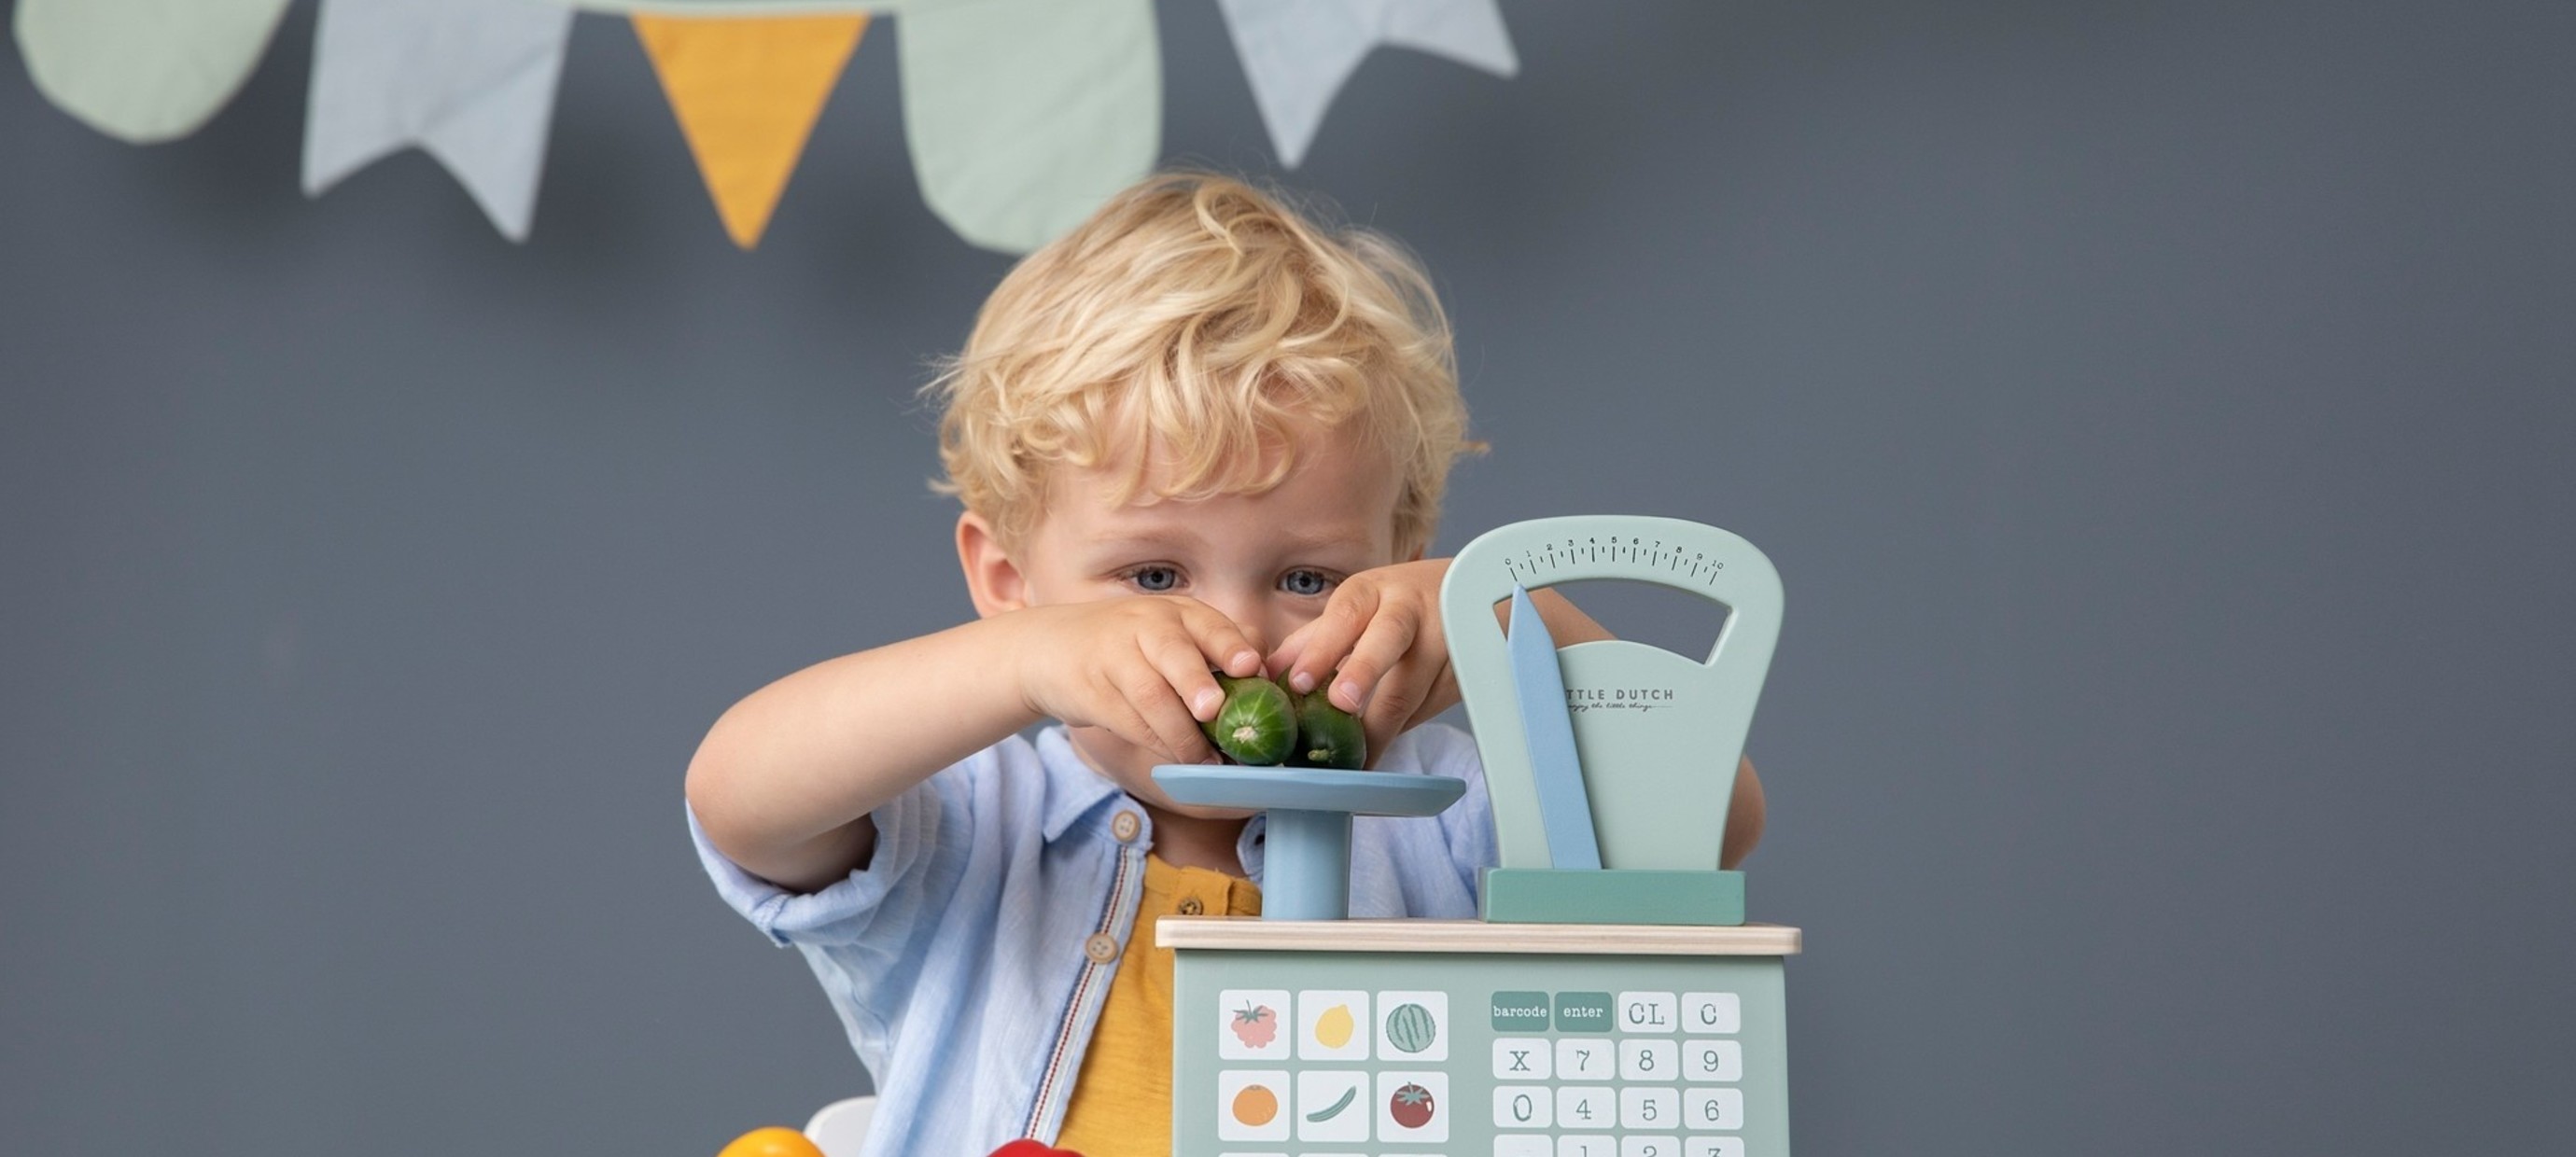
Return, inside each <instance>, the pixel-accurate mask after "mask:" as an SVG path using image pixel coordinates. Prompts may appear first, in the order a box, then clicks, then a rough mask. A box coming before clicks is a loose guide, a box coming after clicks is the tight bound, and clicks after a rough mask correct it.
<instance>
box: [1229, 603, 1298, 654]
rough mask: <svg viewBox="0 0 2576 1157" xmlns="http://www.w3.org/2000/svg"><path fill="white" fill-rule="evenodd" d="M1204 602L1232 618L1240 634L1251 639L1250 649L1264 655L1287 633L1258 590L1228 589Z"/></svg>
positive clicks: (1274, 609) (1273, 609) (1276, 613)
mask: <svg viewBox="0 0 2576 1157" xmlns="http://www.w3.org/2000/svg"><path fill="white" fill-rule="evenodd" d="M1208 605H1210V606H1212V607H1215V608H1216V609H1217V611H1218V612H1219V613H1221V614H1223V615H1224V616H1225V617H1227V618H1229V619H1232V620H1234V625H1235V626H1236V627H1239V628H1241V629H1242V631H1243V634H1244V637H1245V638H1247V639H1249V640H1250V641H1251V643H1252V649H1253V650H1256V651H1259V652H1261V653H1262V654H1264V655H1267V654H1269V653H1270V648H1271V647H1272V646H1274V645H1276V644H1277V643H1278V641H1279V640H1280V639H1282V638H1285V637H1286V635H1287V631H1285V630H1282V629H1281V623H1280V618H1279V613H1278V610H1277V608H1275V607H1273V606H1272V605H1271V604H1270V600H1268V599H1266V598H1263V597H1261V594H1260V592H1257V591H1242V592H1230V593H1228V594H1225V595H1223V596H1220V597H1218V598H1214V599H1209V600H1208ZM1289 629H1294V628H1293V627H1292V628H1289Z"/></svg>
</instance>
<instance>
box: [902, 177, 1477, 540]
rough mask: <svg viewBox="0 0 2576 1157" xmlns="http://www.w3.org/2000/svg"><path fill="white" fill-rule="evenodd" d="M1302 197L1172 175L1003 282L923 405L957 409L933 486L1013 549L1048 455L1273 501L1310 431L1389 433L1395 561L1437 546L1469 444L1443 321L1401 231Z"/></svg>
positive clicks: (1031, 517)
mask: <svg viewBox="0 0 2576 1157" xmlns="http://www.w3.org/2000/svg"><path fill="white" fill-rule="evenodd" d="M1302 208H1303V207H1301V206H1298V205H1296V204H1295V203H1294V202H1293V201H1292V200H1291V199H1290V198H1289V197H1288V196H1287V195H1285V194H1282V193H1278V192H1274V191H1269V190H1263V189H1257V188H1254V187H1253V186H1251V185H1249V184H1246V183H1244V182H1243V181H1241V180H1237V179H1234V178H1231V177H1226V176H1222V175H1218V174H1213V173H1203V172H1187V171H1181V172H1167V173H1160V174H1156V175H1155V176H1152V177H1150V178H1147V179H1146V180H1145V181H1143V182H1141V183H1139V184H1137V185H1135V186H1133V187H1131V188H1129V189H1127V190H1126V191H1124V192H1122V193H1120V194H1118V195H1117V196H1115V197H1113V198H1111V199H1110V201H1109V202H1108V203H1107V204H1105V205H1103V206H1101V207H1100V209H1099V211H1098V212H1096V213H1094V214H1092V216H1091V218H1090V219H1089V220H1088V221H1085V222H1084V223H1083V224H1082V225H1080V226H1079V227H1077V228H1075V229H1074V230H1073V232H1071V233H1068V234H1066V235H1064V236H1063V237H1061V238H1058V239H1057V240H1055V241H1053V242H1051V243H1049V244H1048V245H1047V246H1046V247H1044V248H1042V249H1039V250H1038V251H1037V252H1035V253H1032V254H1030V255H1029V256H1028V257H1027V258H1026V259H1024V260H1022V261H1021V262H1020V263H1019V265H1018V266H1017V267H1015V268H1013V269H1012V270H1011V272H1010V274H1009V275H1008V276H1006V277H1004V278H1003V279H1002V283H1001V284H1000V285H999V286H997V287H995V289H994V290H993V294H992V296H991V297H989V298H987V299H986V300H985V302H984V307H983V309H982V310H981V311H979V312H978V313H977V315H976V318H975V328H974V332H973V333H972V334H970V335H969V336H968V337H967V339H966V347H965V349H964V350H963V351H961V352H960V353H959V354H957V356H955V357H953V358H948V359H945V360H944V361H943V362H942V363H941V364H940V367H939V373H938V376H937V377H936V378H935V379H934V380H933V381H931V382H930V383H929V384H928V385H926V386H924V387H923V388H922V396H923V397H924V398H926V399H935V400H936V401H937V402H938V403H939V404H940V406H941V407H942V412H941V414H940V420H939V458H940V463H941V465H942V466H943V467H944V468H945V469H946V472H947V476H946V477H945V478H944V479H940V480H936V481H934V482H933V483H932V484H931V486H932V489H934V490H936V491H938V492H940V493H942V494H949V495H954V496H956V497H958V498H959V499H961V500H962V501H963V502H964V503H965V505H966V508H967V509H968V510H971V511H973V512H975V513H977V514H979V515H982V516H983V517H985V518H986V519H988V520H990V521H991V522H992V523H993V525H994V528H995V531H996V533H997V535H998V536H999V537H1000V539H1001V541H1002V543H1003V544H1004V545H1005V547H1006V548H1016V546H1017V544H1019V543H1022V542H1025V541H1026V535H1027V533H1028V532H1029V531H1030V530H1031V529H1033V528H1034V527H1035V526H1036V524H1037V522H1038V519H1039V518H1040V516H1041V515H1042V514H1043V513H1044V509H1045V502H1046V481H1047V474H1048V471H1049V469H1050V467H1052V466H1055V465H1070V466H1074V467H1079V468H1095V467H1104V466H1111V465H1116V464H1120V463H1130V462H1132V464H1133V469H1132V471H1130V472H1129V474H1128V476H1127V477H1126V478H1125V480H1124V483H1123V486H1121V487H1120V488H1118V489H1117V490H1116V491H1115V497H1114V499H1113V500H1114V501H1119V502H1126V501H1131V500H1133V499H1134V498H1135V497H1136V496H1137V495H1138V494H1139V493H1140V492H1141V491H1143V490H1144V489H1145V488H1146V487H1147V485H1148V480H1149V471H1148V469H1147V464H1148V462H1149V461H1150V462H1151V463H1153V464H1154V465H1155V466H1156V467H1157V469H1154V470H1152V471H1151V472H1150V478H1151V486H1152V489H1153V492H1154V493H1155V494H1157V495H1159V496H1161V497H1164V498H1175V499H1184V500H1186V499H1192V498H1204V497H1210V496H1214V495H1217V494H1235V493H1258V492H1260V491H1263V490H1267V489H1269V488H1270V487H1273V486H1276V485H1278V483H1279V482H1280V481H1281V480H1282V479H1284V478H1286V477H1287V475H1288V472H1289V470H1290V469H1291V468H1292V466H1293V465H1294V461H1293V460H1294V457H1295V443H1296V433H1297V431H1298V429H1299V428H1300V427H1301V425H1304V424H1312V426H1313V427H1320V428H1322V429H1326V430H1332V431H1335V432H1336V433H1337V434H1341V435H1344V436H1358V437H1364V438H1369V439H1373V440H1375V441H1376V442H1377V443H1378V445H1379V446H1381V447H1382V448H1383V449H1384V451H1385V452H1386V453H1387V454H1388V455H1389V460H1390V461H1392V462H1393V463H1395V465H1396V468H1397V472H1398V474H1399V476H1400V477H1401V478H1402V479H1403V486H1402V488H1401V490H1400V492H1399V496H1398V498H1397V500H1396V507H1395V511H1394V519H1395V527H1394V530H1395V535H1394V537H1395V542H1396V546H1397V550H1398V553H1397V557H1398V558H1408V557H1411V556H1412V554H1413V552H1414V551H1415V550H1417V549H1420V548H1423V547H1426V546H1428V545H1429V543H1430V541H1431V536H1432V533H1433V532H1434V530H1435V529H1436V528H1437V524H1438V522H1439V516H1440V500H1441V495H1442V493H1443V491H1444V490H1445V489H1446V487H1447V484H1448V476H1449V469H1450V467H1451V465H1453V464H1454V463H1455V462H1456V461H1457V459H1458V457H1459V456H1460V455H1462V454H1466V453H1473V452H1478V451H1481V450H1483V449H1484V447H1483V445H1482V444H1480V443H1476V442H1472V441H1469V440H1468V438H1467V436H1466V434H1467V411H1466V405H1465V403H1464V401H1463V400H1462V399H1461V398H1460V397H1459V394H1458V371H1457V365H1456V360H1455V355H1454V353H1453V352H1452V348H1451V342H1450V333H1449V321H1448V318H1447V316H1446V315H1445V314H1444V313H1443V312H1442V311H1441V308H1440V301H1439V298H1438V297H1437V296H1436V295H1435V294H1434V293H1433V292H1432V288H1431V279H1430V276H1429V275H1428V274H1427V273H1425V272H1424V270H1423V268H1422V266H1421V265H1420V264H1419V263H1418V262H1417V261H1415V260H1414V259H1413V257H1412V256H1411V255H1410V254H1408V253H1407V252H1406V251H1405V250H1404V249H1403V248H1402V247H1401V246H1400V245H1398V244H1397V243H1396V242H1395V241H1394V240H1392V239H1390V238H1388V237H1385V236H1383V235H1381V234H1378V233H1375V232H1372V231H1370V230H1367V229H1363V228H1358V227H1355V226H1348V225H1330V224H1324V223H1319V218H1321V216H1322V215H1321V214H1314V215H1312V216H1310V215H1309V214H1310V212H1311V210H1308V211H1301V209H1302Z"/></svg>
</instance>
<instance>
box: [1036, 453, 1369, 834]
mask: <svg viewBox="0 0 2576 1157" xmlns="http://www.w3.org/2000/svg"><path fill="white" fill-rule="evenodd" d="M1387 457H1388V456H1387V455H1386V454H1385V453H1383V452H1381V451H1379V450H1377V449H1376V448H1375V447H1374V446H1373V445H1369V444H1365V443H1361V442H1360V441H1359V440H1358V439H1355V438H1348V437H1343V438H1336V437H1333V436H1331V435H1330V434H1328V433H1326V432H1323V431H1315V430H1310V431H1308V432H1306V433H1305V434H1303V435H1302V436H1301V437H1300V438H1299V439H1298V445H1297V456H1296V465H1295V467H1294V468H1293V469H1291V470H1290V472H1289V473H1288V476H1287V478H1286V479H1285V480H1283V481H1282V482H1281V483H1280V484H1279V485H1278V486H1276V487H1274V488H1272V489H1271V490H1268V491H1266V492H1264V493H1261V494H1228V495H1219V496H1216V497H1213V498H1206V499H1200V500H1195V501H1187V502H1183V501H1175V500H1171V499H1157V498H1155V497H1154V496H1153V495H1151V494H1150V493H1148V494H1144V495H1141V496H1140V500H1136V501H1130V502H1127V503H1125V504H1113V503H1112V502H1111V501H1110V495H1111V494H1112V493H1113V483H1114V481H1115V479H1116V478H1117V477H1118V475H1116V474H1113V473H1111V472H1108V471H1102V470H1079V471H1077V470H1071V469H1067V470H1061V471H1059V472H1058V473H1056V474H1054V475H1053V476H1051V477H1050V478H1049V479H1048V490H1047V511H1046V514H1045V516H1044V517H1043V518H1042V519H1041V521H1040V522H1039V524H1038V525H1037V526H1036V527H1035V528H1034V529H1033V530H1032V531H1031V533H1030V535H1029V540H1028V541H1027V542H1026V543H1025V544H1023V547H1022V549H1021V551H1020V557H1018V558H1016V559H1014V561H1015V562H1016V563H1017V564H1018V568H1019V571H1020V575H1021V578H1022V580H1023V581H1024V583H1025V588H1024V589H1025V591H1026V595H1027V601H1028V602H1029V603H1030V604H1031V605H1045V604H1050V603H1076V602H1089V601H1093V600H1098V599H1120V598H1139V597H1144V596H1147V595H1155V594H1179V595H1187V596H1189V597H1191V598H1194V599H1197V600H1199V601H1200V602H1203V603H1206V604H1208V605H1209V606H1211V607H1214V608H1216V609H1217V610H1218V611H1220V612H1222V613H1224V614H1225V616H1226V617H1227V618H1230V619H1233V620H1234V621H1235V623H1236V624H1237V625H1239V626H1240V627H1241V628H1242V629H1243V631H1244V633H1245V634H1246V635H1247V636H1249V637H1250V638H1251V640H1252V642H1253V644H1254V645H1255V646H1257V647H1259V648H1261V650H1262V651H1263V653H1264V654H1267V653H1268V652H1269V651H1270V649H1271V648H1274V647H1276V646H1278V645H1279V642H1280V640H1282V639H1284V638H1286V637H1287V636H1288V634H1289V632H1291V631H1294V630H1296V629H1297V628H1298V627H1300V626H1303V625H1305V624H1306V623H1307V622H1308V621H1309V620H1312V619H1313V618H1314V617H1315V616H1316V615H1318V614H1320V613H1322V612H1323V609H1324V604H1325V601H1326V600H1327V599H1329V598H1330V597H1331V596H1332V593H1333V588H1334V587H1335V586H1336V585H1338V584H1339V583H1340V582H1341V580H1342V579H1344V578H1346V577H1348V576H1350V575H1352V574H1354V573H1357V572H1359V571H1363V570H1367V569H1370V568H1372V567H1380V566H1386V565H1389V564H1391V563H1396V562H1401V561H1404V560H1402V559H1399V558H1397V557H1395V526H1394V523H1395V503H1396V498H1397V494H1398V489H1399V487H1400V484H1401V480H1400V479H1398V478H1397V477H1396V471H1395V467H1394V464H1393V463H1392V462H1390V461H1387ZM1073 741H1074V743H1075V745H1076V746H1077V747H1078V748H1079V749H1080V750H1081V751H1082V753H1083V755H1084V757H1085V758H1087V759H1088V760H1090V762H1091V764H1092V766H1094V767H1096V768H1098V769H1099V770H1100V771H1101V772H1102V773H1103V774H1105V775H1107V776H1109V777H1110V778H1111V779H1113V780H1115V781H1117V782H1118V784H1119V786H1121V787H1124V788H1126V789H1127V791H1128V792H1129V793H1130V794H1132V795H1134V796H1136V797H1137V798H1138V799H1141V800H1143V801H1145V802H1147V803H1150V804H1153V805H1154V806H1156V807H1160V808H1164V809H1167V810H1171V811H1177V812H1182V813H1184V814H1192V815H1215V814H1221V813H1217V812H1210V811H1203V810H1200V809H1192V808H1184V807H1181V806H1180V805H1177V804H1174V803H1173V802H1172V801H1171V800H1170V798H1169V797H1167V796H1165V795H1164V794H1163V793H1162V791H1161V790H1160V789H1159V788H1157V787H1155V786H1154V783H1153V779H1152V777H1151V776H1150V775H1149V774H1148V771H1149V769H1150V768H1151V767H1152V766H1153V765H1154V763H1155V762H1156V761H1155V759H1154V757H1153V756H1152V755H1151V754H1150V753H1148V752H1146V751H1144V750H1143V749H1140V748H1137V747H1135V746H1134V745H1132V744H1129V743H1126V742H1124V741H1122V740H1120V739H1119V738H1118V737H1117V736H1115V735H1113V734H1111V733H1110V732H1109V731H1107V730H1105V729H1102V728H1096V727H1080V728H1075V729H1074V730H1073ZM1231 814H1242V813H1231Z"/></svg>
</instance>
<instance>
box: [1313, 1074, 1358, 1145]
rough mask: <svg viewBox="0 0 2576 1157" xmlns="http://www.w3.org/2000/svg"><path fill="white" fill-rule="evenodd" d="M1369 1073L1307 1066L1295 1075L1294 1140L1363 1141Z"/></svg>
mask: <svg viewBox="0 0 2576 1157" xmlns="http://www.w3.org/2000/svg"><path fill="white" fill-rule="evenodd" d="M1368 1101H1369V1090H1368V1074H1367V1073H1363V1072H1359V1071H1357V1070H1350V1069H1308V1070H1306V1071H1304V1072H1302V1073H1299V1074H1297V1104H1298V1107H1299V1108H1300V1109H1301V1110H1303V1111H1302V1112H1300V1113H1299V1114H1298V1115H1297V1139H1298V1140H1300V1141H1305V1142H1310V1143H1311V1142H1316V1141H1328V1142H1329V1141H1340V1142H1350V1141H1366V1140H1368V1136H1369V1105H1368Z"/></svg>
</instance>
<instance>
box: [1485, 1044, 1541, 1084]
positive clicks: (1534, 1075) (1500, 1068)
mask: <svg viewBox="0 0 2576 1157" xmlns="http://www.w3.org/2000/svg"><path fill="white" fill-rule="evenodd" d="M1555 1059H1556V1049H1555V1047H1554V1046H1552V1045H1550V1044H1549V1043H1548V1042H1547V1041H1544V1040H1540V1039H1539V1038H1537V1037H1530V1036H1507V1037H1496V1038H1495V1039H1494V1079H1495V1080H1497V1081H1544V1080H1546V1079H1547V1078H1548V1074H1549V1073H1552V1072H1554V1071H1555V1066H1554V1065H1552V1064H1550V1063H1548V1062H1550V1061H1553V1060H1555Z"/></svg>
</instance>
